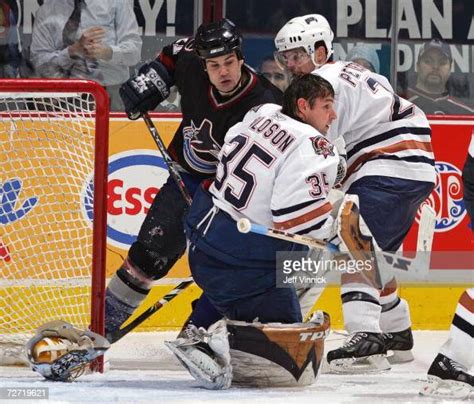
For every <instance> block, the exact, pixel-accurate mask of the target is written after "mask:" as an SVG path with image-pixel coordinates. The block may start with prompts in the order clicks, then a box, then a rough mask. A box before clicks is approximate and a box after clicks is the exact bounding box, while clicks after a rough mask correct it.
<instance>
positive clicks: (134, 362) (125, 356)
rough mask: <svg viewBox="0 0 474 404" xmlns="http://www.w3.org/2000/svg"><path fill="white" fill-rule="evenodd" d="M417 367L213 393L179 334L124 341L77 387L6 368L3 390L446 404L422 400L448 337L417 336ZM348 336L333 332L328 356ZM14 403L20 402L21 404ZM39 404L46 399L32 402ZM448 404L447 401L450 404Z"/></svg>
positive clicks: (107, 396) (121, 397)
mask: <svg viewBox="0 0 474 404" xmlns="http://www.w3.org/2000/svg"><path fill="white" fill-rule="evenodd" d="M414 334H415V335H414V337H415V348H414V355H415V360H414V361H413V362H411V363H407V364H402V365H394V366H393V367H392V370H391V371H388V372H385V373H381V374H365V375H335V374H328V373H324V372H323V373H322V374H321V375H320V377H319V378H318V380H317V382H316V383H315V384H314V385H312V386H311V387H307V388H304V389H297V388H281V389H278V388H272V389H250V388H231V389H230V390H227V391H208V390H204V389H201V388H199V387H198V386H197V385H196V383H195V382H194V380H193V379H192V378H191V376H189V374H188V373H187V372H186V371H184V370H182V369H181V367H180V366H179V364H178V363H177V362H176V361H175V359H174V358H173V357H172V356H171V354H169V353H168V351H167V350H166V348H165V347H164V345H163V341H164V340H166V339H173V338H174V335H175V333H171V332H168V333H147V334H143V333H138V334H132V335H130V336H127V337H124V339H123V340H121V341H119V342H118V343H117V344H115V345H114V346H113V347H112V348H111V350H110V352H109V355H108V365H109V367H110V369H109V370H108V371H107V372H106V373H104V374H90V375H85V376H82V377H81V378H80V379H78V380H77V381H76V382H74V383H53V382H47V381H44V380H43V379H42V378H41V376H39V375H37V374H36V373H34V372H32V371H31V370H29V369H27V368H20V367H0V388H5V387H48V388H49V401H48V402H93V403H98V402H119V401H120V402H127V403H134V402H144V401H146V402H156V403H162V404H170V403H200V402H205V403H208V404H212V403H228V404H231V403H252V404H258V403H272V404H278V403H298V404H299V403H312V404H314V403H365V404H378V403H383V402H398V403H409V402H425V403H431V402H440V401H439V400H438V401H435V400H434V399H430V398H426V397H421V396H419V395H418V391H419V389H420V386H421V382H422V381H423V380H424V379H425V377H426V371H427V369H428V367H429V365H430V364H431V361H432V360H433V359H434V357H435V355H436V353H437V352H438V349H439V347H440V346H441V344H442V343H443V342H444V341H445V339H446V338H447V335H448V333H447V332H444V331H443V332H441V331H436V332H435V331H416V332H415V333H414ZM343 339H344V337H343V336H341V335H340V334H337V333H332V334H331V335H330V336H329V337H328V339H327V342H326V351H327V350H328V349H332V348H334V347H337V346H339V345H340V344H341V343H342V342H343ZM11 402H20V401H19V400H16V401H11ZM28 402H29V403H38V402H41V401H40V400H28ZM444 402H446V401H444Z"/></svg>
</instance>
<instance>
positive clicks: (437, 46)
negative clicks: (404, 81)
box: [407, 39, 474, 115]
mask: <svg viewBox="0 0 474 404" xmlns="http://www.w3.org/2000/svg"><path fill="white" fill-rule="evenodd" d="M452 64H453V58H452V55H451V49H450V47H449V45H448V44H446V43H444V42H441V41H440V40H437V39H433V40H431V41H430V42H426V43H425V44H424V46H423V48H422V49H421V51H420V54H419V55H418V61H417V63H416V67H417V76H416V85H415V88H410V87H409V88H408V94H407V98H408V99H409V100H410V101H411V102H413V103H414V104H416V105H418V106H419V107H420V108H421V109H422V110H423V111H424V112H425V113H426V114H447V115H450V114H472V113H473V112H474V108H473V107H472V106H469V105H466V104H465V103H463V102H461V101H460V100H458V99H456V98H454V97H452V96H451V95H450V94H449V91H448V87H447V83H448V79H449V76H450V75H451V68H452Z"/></svg>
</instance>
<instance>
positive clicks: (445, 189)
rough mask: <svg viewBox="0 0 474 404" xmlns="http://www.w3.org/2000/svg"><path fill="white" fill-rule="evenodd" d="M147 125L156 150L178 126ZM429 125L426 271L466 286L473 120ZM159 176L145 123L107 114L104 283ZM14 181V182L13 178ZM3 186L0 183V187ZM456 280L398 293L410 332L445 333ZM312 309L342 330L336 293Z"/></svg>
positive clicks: (164, 121)
mask: <svg viewBox="0 0 474 404" xmlns="http://www.w3.org/2000/svg"><path fill="white" fill-rule="evenodd" d="M152 118H153V120H154V122H155V124H156V126H157V129H158V131H159V133H160V135H161V136H162V138H163V140H164V142H165V143H166V144H168V143H169V142H170V141H171V139H172V136H173V134H174V132H175V130H176V129H177V127H178V126H179V123H180V115H179V114H152ZM430 122H431V124H432V129H433V134H432V142H433V149H434V153H435V158H436V161H437V171H438V179H437V185H436V189H435V190H434V192H433V193H432V195H431V196H430V198H429V201H428V202H427V203H429V204H430V205H431V206H432V207H433V208H434V209H435V211H436V213H437V223H436V232H435V237H434V243H433V251H434V254H433V259H432V262H431V271H440V273H443V274H446V273H447V274H448V275H449V274H451V273H452V274H453V275H456V276H457V275H458V274H460V273H461V274H462V275H463V276H461V277H460V278H459V279H466V274H471V279H472V270H473V267H474V259H473V253H472V251H473V238H472V232H471V230H470V229H469V228H468V222H469V220H468V217H467V214H466V211H465V208H464V205H463V203H462V195H463V186H462V181H461V172H462V167H463V165H464V162H465V159H466V156H467V149H468V145H469V142H470V139H471V136H472V135H473V125H474V117H466V116H464V117H449V118H445V117H432V119H431V120H430ZM91 174H92V173H91ZM167 175H168V173H167V170H166V166H165V164H164V162H163V159H162V158H161V156H160V154H159V152H158V151H157V149H156V145H155V143H154V141H153V139H152V137H151V136H150V134H149V132H148V129H147V127H146V125H145V123H144V122H143V121H142V120H137V121H130V120H128V119H127V118H126V117H125V116H124V115H123V114H115V113H112V114H111V116H110V138H109V177H108V203H107V211H108V232H107V233H108V239H107V274H108V276H109V277H110V276H111V275H112V274H113V273H114V272H115V271H116V270H117V268H118V267H119V266H120V265H121V263H122V261H123V259H124V257H125V256H126V254H127V251H128V248H129V246H130V244H131V243H132V242H133V240H134V239H135V237H136V234H137V232H138V229H139V227H140V224H141V222H142V221H143V219H144V217H145V215H146V212H147V211H148V208H149V206H150V203H151V201H152V200H153V197H154V195H155V194H156V193H157V192H159V188H160V186H161V185H162V184H163V182H164V181H165V180H166V178H167ZM18 176H19V177H21V172H19V173H18ZM5 180H6V179H4V178H1V177H0V182H4V181H5ZM89 180H90V177H89V179H85V181H89ZM84 189H87V184H84ZM25 192H27V190H25ZM78 197H81V198H82V199H83V204H84V212H86V214H85V215H84V220H88V216H87V211H88V206H87V198H86V197H84V195H82V196H81V195H79V196H78ZM417 226H418V225H417V223H415V224H414V226H413V229H412V230H411V232H410V233H409V235H408V237H407V239H406V241H405V243H404V250H406V251H412V250H414V246H415V245H416V234H417ZM14 248H15V246H13V245H10V246H6V245H3V244H1V240H0V269H1V267H2V266H5V265H8V259H9V256H8V250H11V249H14ZM438 252H443V254H437V253H438ZM447 271H452V272H447ZM460 271H462V272H460ZM188 274H189V269H188V265H187V260H186V258H185V257H184V258H183V259H181V260H180V261H179V262H178V263H177V265H175V267H174V268H173V270H172V271H171V273H170V274H169V276H168V277H167V278H165V279H162V280H160V281H159V282H158V284H157V286H155V287H154V288H153V291H152V293H151V294H150V296H149V297H148V298H147V300H146V301H145V303H144V307H146V306H147V305H148V304H149V303H151V302H152V301H153V300H155V299H156V298H157V297H158V296H159V295H164V294H165V293H166V292H168V291H169V290H171V289H172V288H173V286H175V285H176V284H177V283H179V282H180V280H181V278H184V277H186V276H188ZM65 276H67V274H65ZM456 276H453V277H452V279H450V280H449V282H446V284H438V285H431V286H429V287H427V286H426V285H419V284H418V285H402V286H401V290H400V292H401V295H402V296H403V297H406V298H407V300H408V301H409V302H410V305H411V314H412V320H413V324H414V327H415V328H419V329H446V328H448V327H449V324H450V322H451V318H452V314H453V312H454V307H455V305H456V303H457V300H458V298H459V296H460V294H461V293H462V291H463V290H464V288H465V287H466V286H467V283H466V282H465V281H463V282H457V281H456V279H457V278H456ZM468 277H469V275H468ZM449 278H450V277H449V276H448V279H449ZM471 284H472V282H471ZM199 294H200V290H199V289H198V288H197V287H196V286H194V285H193V286H192V287H190V288H188V289H186V290H185V291H184V292H183V293H181V294H180V295H179V296H178V297H177V298H176V299H174V300H173V302H172V303H170V304H169V305H166V306H165V307H164V308H163V309H162V310H160V311H159V313H157V314H156V315H155V316H153V317H152V318H151V319H149V320H147V321H146V322H145V323H144V325H143V327H141V329H147V330H152V329H153V330H156V329H173V328H176V327H179V326H180V324H182V322H183V321H184V320H185V319H186V317H187V316H188V314H189V311H190V308H191V306H190V303H191V301H192V300H193V299H195V298H196V297H197V296H198V295H199ZM318 307H319V308H322V309H325V310H326V311H328V312H329V313H330V314H331V316H332V324H333V326H334V327H335V328H338V327H340V326H342V314H341V308H340V298H339V290H338V288H337V287H330V288H327V290H326V291H325V292H324V293H323V295H322V297H321V298H320V301H319V302H318Z"/></svg>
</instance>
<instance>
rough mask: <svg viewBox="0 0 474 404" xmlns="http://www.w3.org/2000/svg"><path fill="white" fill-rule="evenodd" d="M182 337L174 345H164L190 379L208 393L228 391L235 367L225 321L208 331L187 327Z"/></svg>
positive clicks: (190, 325) (170, 343)
mask: <svg viewBox="0 0 474 404" xmlns="http://www.w3.org/2000/svg"><path fill="white" fill-rule="evenodd" d="M183 334H185V335H186V336H184V335H183ZM180 335H183V336H182V337H179V338H178V339H176V340H175V341H165V345H166V346H167V347H168V348H169V349H170V350H171V352H173V353H174V354H175V356H176V357H177V358H178V360H179V361H180V362H181V364H182V365H183V366H184V367H185V368H186V369H187V370H188V371H189V373H190V374H191V376H193V377H194V379H196V381H198V382H199V383H200V384H201V385H202V386H203V387H204V388H206V389H210V390H222V389H228V388H229V387H230V384H231V382H232V367H231V365H230V348H229V341H228V339H227V328H226V324H225V321H224V320H220V321H218V322H217V323H215V324H213V325H211V326H210V327H209V330H207V331H206V330H205V329H204V328H202V327H201V328H197V327H196V326H194V325H193V324H188V326H187V327H186V328H185V329H184V332H182V333H180Z"/></svg>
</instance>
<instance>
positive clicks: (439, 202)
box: [403, 118, 474, 269]
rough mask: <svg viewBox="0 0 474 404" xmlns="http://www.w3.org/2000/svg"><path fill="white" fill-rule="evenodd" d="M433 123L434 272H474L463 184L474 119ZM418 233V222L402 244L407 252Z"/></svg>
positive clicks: (434, 121)
mask: <svg viewBox="0 0 474 404" xmlns="http://www.w3.org/2000/svg"><path fill="white" fill-rule="evenodd" d="M430 124H431V128H432V137H431V141H432V145H433V151H434V155H435V159H436V174H437V178H436V185H435V188H434V190H433V192H432V193H431V195H430V196H429V198H428V199H427V200H426V201H425V203H427V204H428V205H430V206H431V207H432V208H433V209H434V211H435V212H436V228H435V235H434V240H433V247H432V251H433V254H432V258H431V269H474V256H473V253H472V251H473V232H472V230H471V228H470V227H469V222H470V219H469V216H468V214H467V212H466V208H465V206H464V202H463V195H464V187H463V182H462V169H463V166H464V163H465V161H466V158H467V153H468V147H469V143H470V141H471V137H472V136H473V135H474V132H473V131H474V129H473V128H474V118H473V119H459V120H456V119H449V118H444V119H436V120H430ZM417 220H418V218H417ZM417 233H418V224H417V223H415V224H414V225H413V227H412V229H411V230H410V233H409V234H408V236H407V238H406V239H405V242H404V243H403V247H404V250H405V251H414V250H415V249H416V237H417Z"/></svg>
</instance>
